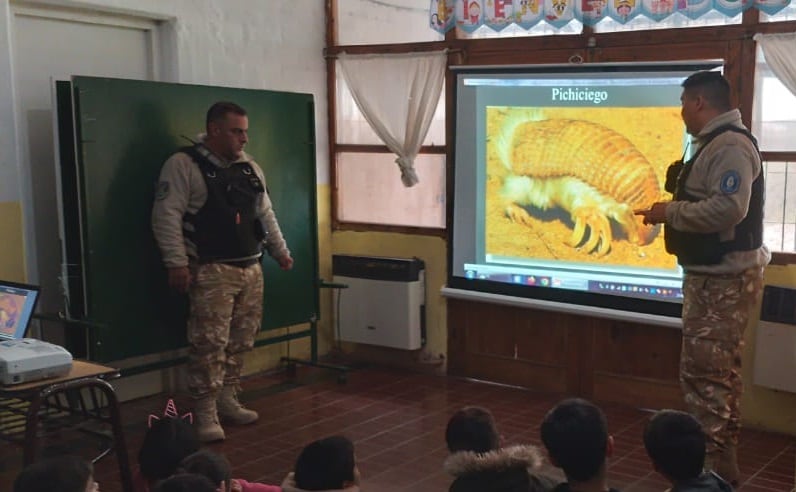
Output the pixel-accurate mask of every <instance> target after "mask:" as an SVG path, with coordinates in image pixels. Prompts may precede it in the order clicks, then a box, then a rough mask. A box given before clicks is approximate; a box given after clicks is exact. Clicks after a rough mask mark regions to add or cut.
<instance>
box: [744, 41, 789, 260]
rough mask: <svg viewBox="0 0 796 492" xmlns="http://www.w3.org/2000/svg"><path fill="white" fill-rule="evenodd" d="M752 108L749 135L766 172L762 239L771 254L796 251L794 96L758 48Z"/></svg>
mask: <svg viewBox="0 0 796 492" xmlns="http://www.w3.org/2000/svg"><path fill="white" fill-rule="evenodd" d="M753 109H754V113H753V115H752V133H754V134H755V136H757V138H758V140H759V144H760V150H761V152H762V153H763V159H764V161H765V162H764V170H765V173H766V174H765V178H766V210H765V219H764V221H765V222H764V227H765V229H764V234H763V239H764V241H765V243H766V244H767V245H768V247H769V248H771V250H772V251H786V252H796V141H795V140H794V138H793V135H794V134H796V96H794V95H793V94H792V93H791V92H790V91H789V90H788V89H787V88H786V87H785V86H784V85H783V84H782V82H780V81H779V79H778V78H777V76H776V75H774V73H773V72H772V71H771V69H770V68H769V66H768V64H766V60H765V56H764V55H763V51H762V50H761V49H760V48H759V47H758V49H757V64H756V67H755V94H754V103H753ZM773 153H776V154H773Z"/></svg>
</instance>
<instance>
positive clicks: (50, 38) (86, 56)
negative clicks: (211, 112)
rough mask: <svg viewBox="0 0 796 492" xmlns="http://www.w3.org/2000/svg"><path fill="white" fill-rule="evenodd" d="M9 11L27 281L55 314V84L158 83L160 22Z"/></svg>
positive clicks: (58, 303)
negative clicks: (83, 78) (79, 80)
mask: <svg viewBox="0 0 796 492" xmlns="http://www.w3.org/2000/svg"><path fill="white" fill-rule="evenodd" d="M12 13H13V21H12V29H13V31H12V32H13V54H14V58H13V70H14V78H15V85H16V100H17V103H18V106H17V107H18V121H17V128H18V129H19V133H18V135H19V157H20V164H21V165H20V183H21V185H20V186H21V187H22V190H21V193H20V195H21V197H22V203H23V212H24V220H25V256H26V264H27V271H28V278H29V279H30V281H31V282H34V283H38V284H40V285H41V287H42V294H41V298H40V303H39V308H40V310H41V311H44V312H58V311H61V310H63V308H64V302H63V297H62V295H63V288H62V284H61V281H60V277H61V271H62V270H61V245H60V239H59V220H58V217H59V214H60V212H59V209H58V201H57V198H56V196H57V193H56V192H57V189H58V183H56V166H57V163H56V162H55V157H54V150H53V149H54V145H53V99H52V84H53V81H54V80H69V78H70V77H71V76H72V75H87V76H102V77H115V78H130V79H144V80H156V79H157V73H156V67H157V63H156V61H157V60H156V57H157V51H156V48H157V46H158V42H157V23H156V22H155V21H153V20H148V19H140V18H129V17H115V16H111V15H106V14H96V13H85V12H74V11H69V10H63V9H53V8H47V7H41V8H31V7H26V6H20V5H14V6H13V7H12ZM120 130H121V131H123V129H120ZM120 280H121V279H120Z"/></svg>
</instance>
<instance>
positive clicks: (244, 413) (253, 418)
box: [218, 386, 260, 425]
mask: <svg viewBox="0 0 796 492" xmlns="http://www.w3.org/2000/svg"><path fill="white" fill-rule="evenodd" d="M218 415H219V416H220V417H221V418H222V419H223V420H224V421H225V422H226V421H228V422H231V423H233V424H239V425H245V424H251V423H253V422H257V419H259V418H260V416H259V415H258V414H257V412H255V411H254V410H249V409H248V408H245V407H244V406H243V405H241V404H240V401H238V394H237V391H236V388H235V387H234V386H224V388H222V389H221V394H220V395H219V396H218Z"/></svg>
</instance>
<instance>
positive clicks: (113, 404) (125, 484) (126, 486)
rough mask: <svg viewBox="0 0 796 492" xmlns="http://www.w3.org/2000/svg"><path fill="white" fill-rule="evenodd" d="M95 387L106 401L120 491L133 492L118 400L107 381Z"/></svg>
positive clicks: (100, 382)
mask: <svg viewBox="0 0 796 492" xmlns="http://www.w3.org/2000/svg"><path fill="white" fill-rule="evenodd" d="M97 383H98V385H97V387H98V388H100V390H101V391H102V392H103V393H104V394H105V397H106V398H107V399H108V414H109V415H108V416H109V417H110V424H111V429H112V430H113V445H114V447H115V448H116V459H117V460H118V461H119V477H120V478H121V480H122V490H123V491H124V492H133V476H132V473H130V460H129V457H128V455H127V442H126V441H125V439H124V429H123V428H122V417H121V412H120V411H119V400H118V399H117V398H116V392H115V391H114V390H113V386H111V385H110V384H109V383H108V382H107V381H98V382H97Z"/></svg>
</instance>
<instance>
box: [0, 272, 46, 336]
mask: <svg viewBox="0 0 796 492" xmlns="http://www.w3.org/2000/svg"><path fill="white" fill-rule="evenodd" d="M38 297H39V288H38V287H36V286H34V285H25V284H17V283H14V282H6V281H5V280H0V340H11V339H18V338H23V337H24V336H25V332H26V331H27V329H28V324H29V323H30V318H31V316H33V309H34V308H35V307H36V301H37V300H38Z"/></svg>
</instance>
